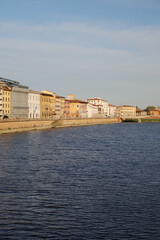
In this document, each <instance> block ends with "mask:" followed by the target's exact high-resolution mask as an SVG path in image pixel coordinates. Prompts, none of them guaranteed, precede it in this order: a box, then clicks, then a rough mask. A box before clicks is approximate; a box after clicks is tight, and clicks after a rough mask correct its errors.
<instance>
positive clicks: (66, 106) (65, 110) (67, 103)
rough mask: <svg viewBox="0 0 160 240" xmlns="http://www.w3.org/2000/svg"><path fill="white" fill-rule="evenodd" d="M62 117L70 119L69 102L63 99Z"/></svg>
mask: <svg viewBox="0 0 160 240" xmlns="http://www.w3.org/2000/svg"><path fill="white" fill-rule="evenodd" d="M64 117H65V118H70V100H67V99H65V108H64Z"/></svg>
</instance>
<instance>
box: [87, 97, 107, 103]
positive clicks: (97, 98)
mask: <svg viewBox="0 0 160 240" xmlns="http://www.w3.org/2000/svg"><path fill="white" fill-rule="evenodd" d="M87 100H101V101H105V102H107V100H105V99H102V98H100V97H95V98H87Z"/></svg>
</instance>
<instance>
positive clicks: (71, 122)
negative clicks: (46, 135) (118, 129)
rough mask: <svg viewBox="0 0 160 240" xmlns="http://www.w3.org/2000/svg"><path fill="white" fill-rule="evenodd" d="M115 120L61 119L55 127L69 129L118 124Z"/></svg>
mask: <svg viewBox="0 0 160 240" xmlns="http://www.w3.org/2000/svg"><path fill="white" fill-rule="evenodd" d="M118 122H119V121H118V119H117V118H83V119H63V120H59V122H58V123H57V127H70V126H72V127H73V126H85V125H97V124H108V123H118Z"/></svg>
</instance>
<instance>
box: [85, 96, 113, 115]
mask: <svg viewBox="0 0 160 240" xmlns="http://www.w3.org/2000/svg"><path fill="white" fill-rule="evenodd" d="M87 102H89V103H91V104H93V105H97V106H98V107H99V114H101V115H102V117H108V115H109V106H108V102H107V101H106V100H104V99H102V98H99V97H96V98H88V99H87Z"/></svg>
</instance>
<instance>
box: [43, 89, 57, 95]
mask: <svg viewBox="0 0 160 240" xmlns="http://www.w3.org/2000/svg"><path fill="white" fill-rule="evenodd" d="M40 94H42V95H46V96H53V95H55V93H54V92H51V91H48V90H43V91H41V92H40Z"/></svg>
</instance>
